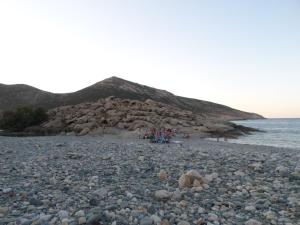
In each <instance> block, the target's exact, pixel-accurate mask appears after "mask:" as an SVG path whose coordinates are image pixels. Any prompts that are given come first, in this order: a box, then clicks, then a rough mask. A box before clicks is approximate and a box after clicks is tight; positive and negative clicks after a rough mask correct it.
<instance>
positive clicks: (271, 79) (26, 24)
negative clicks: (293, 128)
mask: <svg viewBox="0 0 300 225" xmlns="http://www.w3.org/2000/svg"><path fill="white" fill-rule="evenodd" d="M111 76H117V77H120V78H124V79H127V80H130V81H133V82H137V83H141V84H144V85H148V86H152V87H155V88H159V89H164V90H168V91H170V92H172V93H174V94H176V95H180V96H185V97H192V98H197V99H202V100H207V101H212V102H216V103H221V104H225V105H228V106H230V107H233V108H237V109H240V110H245V111H249V112H256V113H259V114H262V115H264V116H265V117H280V118H283V117H300V1H299V0H285V1H282V0H278V1H277V0H264V1H261V0H243V1H240V0H206V1H201V0H180V1H179V0H151V1H149V0H118V1H116V0H106V1H104V0H81V1H79V0H48V1H46V0H36V1H34V0H26V1H23V0H1V1H0V83H4V84H16V83H24V84H28V85H31V86H35V87H37V88H40V89H42V90H46V91H51V92H58V93H66V92H72V91H76V90H79V89H82V88H84V87H87V86H89V85H92V84H94V83H96V82H98V81H101V80H103V79H105V78H108V77H111Z"/></svg>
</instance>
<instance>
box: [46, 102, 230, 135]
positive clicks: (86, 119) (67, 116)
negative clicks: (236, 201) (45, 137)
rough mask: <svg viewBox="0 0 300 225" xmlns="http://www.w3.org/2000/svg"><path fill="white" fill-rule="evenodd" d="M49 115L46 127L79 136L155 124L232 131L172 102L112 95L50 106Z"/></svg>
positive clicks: (187, 129)
mask: <svg viewBox="0 0 300 225" xmlns="http://www.w3.org/2000/svg"><path fill="white" fill-rule="evenodd" d="M48 114H49V121H47V122H46V123H44V124H43V127H44V128H45V129H50V130H51V129H52V130H60V131H63V132H65V131H68V132H75V133H76V134H77V135H79V136H84V135H87V134H105V133H109V132H120V130H126V131H134V132H138V131H140V130H141V129H149V128H153V127H157V128H158V127H162V128H167V129H168V128H171V129H176V130H177V132H185V133H189V134H193V133H197V134H201V135H202V136H205V135H209V134H210V133H214V132H218V133H222V132H223V133H224V132H228V131H232V130H233V127H232V125H230V124H219V123H218V124H215V121H214V120H210V119H209V118H208V117H204V116H203V115H202V114H199V113H198V114H196V113H194V112H191V111H187V110H182V109H180V108H176V107H174V106H172V105H167V104H163V103H160V102H155V101H153V100H146V101H138V100H130V99H121V98H115V97H112V96H111V97H108V98H106V99H99V100H98V101H97V102H89V103H81V104H78V105H71V106H63V107H58V108H55V109H51V110H50V111H49V112H48ZM109 128H111V129H109ZM112 130H114V131H112Z"/></svg>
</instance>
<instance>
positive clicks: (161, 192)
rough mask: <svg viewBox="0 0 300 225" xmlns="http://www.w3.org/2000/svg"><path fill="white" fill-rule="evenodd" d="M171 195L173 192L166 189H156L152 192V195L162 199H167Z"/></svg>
mask: <svg viewBox="0 0 300 225" xmlns="http://www.w3.org/2000/svg"><path fill="white" fill-rule="evenodd" d="M172 195H173V193H172V192H169V191H167V190H158V191H155V193H154V197H155V198H156V199H158V200H162V201H165V200H169V199H170V198H171V197H172Z"/></svg>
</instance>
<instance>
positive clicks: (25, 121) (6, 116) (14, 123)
mask: <svg viewBox="0 0 300 225" xmlns="http://www.w3.org/2000/svg"><path fill="white" fill-rule="evenodd" d="M47 119H48V115H47V112H46V110H45V109H43V108H32V107H21V108H18V109H16V110H15V111H4V112H3V114H2V118H1V120H0V128H1V129H4V130H11V131H22V130H24V129H25V128H27V127H31V126H36V125H39V124H41V123H43V122H44V121H46V120H47Z"/></svg>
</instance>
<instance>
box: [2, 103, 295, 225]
mask: <svg viewBox="0 0 300 225" xmlns="http://www.w3.org/2000/svg"><path fill="white" fill-rule="evenodd" d="M137 107H138V106H137ZM160 113H162V112H160ZM0 143H1V144H0V147H1V149H5V150H4V151H5V152H10V153H9V154H4V155H5V157H0V167H1V171H0V183H1V187H0V224H8V225H14V224H19V225H21V224H22V225H54V224H60V225H62V224H64V225H67V224H68V225H81V224H82V225H84V224H90V225H93V224H95V225H99V224H100V225H119V224H122V225H139V224H141V223H142V224H150V225H177V224H178V223H182V224H191V225H192V224H195V225H222V224H224V225H225V224H228V225H229V224H239V225H243V224H246V223H248V224H261V225H265V224H266V225H267V224H273V225H280V224H282V225H288V224H292V225H295V224H297V223H298V218H299V216H300V215H299V210H298V209H299V207H300V205H299V204H300V201H299V194H298V193H299V180H297V179H295V177H294V175H293V173H297V172H298V171H299V170H298V169H297V168H298V166H299V161H300V154H299V150H293V149H282V148H272V147H259V146H251V145H238V144H230V143H223V142H218V143H217V142H211V141H207V140H202V139H201V140H199V139H193V138H190V139H189V140H185V141H184V142H182V143H180V144H177V143H172V144H168V145H159V144H158V145H153V144H150V143H149V142H147V141H145V140H143V139H137V138H134V139H133V138H127V139H126V140H124V139H121V138H116V137H110V136H107V137H103V136H101V137H99V136H96V137H93V136H85V137H76V136H53V137H26V138H22V137H19V138H13V137H10V138H7V137H5V138H4V137H0ZM1 156H3V155H1ZM254 163H259V164H262V166H259V167H262V169H259V170H254V168H255V167H251V166H250V167H249V165H251V164H254ZM280 166H283V167H285V169H283V170H282V169H280V168H281V167H280ZM278 167H279V168H278ZM276 168H277V170H276ZM183 171H184V173H183ZM280 171H283V172H284V173H281V172H280ZM286 171H288V172H287V173H286ZM182 175H185V176H183V177H184V179H183V180H184V184H185V185H184V187H183V188H181V187H179V179H178V178H180V177H182ZM195 186H198V187H195Z"/></svg>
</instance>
